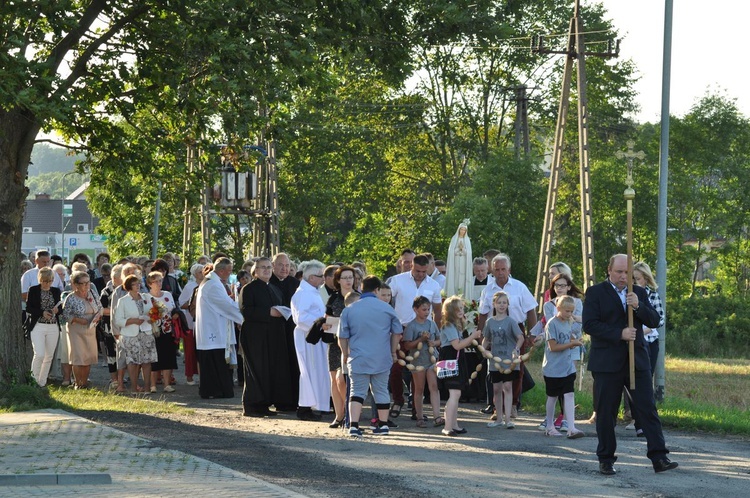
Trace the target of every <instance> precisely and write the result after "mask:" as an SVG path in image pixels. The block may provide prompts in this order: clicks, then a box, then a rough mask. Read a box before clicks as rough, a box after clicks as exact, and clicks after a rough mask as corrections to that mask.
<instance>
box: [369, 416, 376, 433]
mask: <svg viewBox="0 0 750 498" xmlns="http://www.w3.org/2000/svg"><path fill="white" fill-rule="evenodd" d="M377 428H378V419H376V418H371V419H370V430H373V431H374V430H375V429H377Z"/></svg>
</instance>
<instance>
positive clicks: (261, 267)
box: [255, 266, 273, 270]
mask: <svg viewBox="0 0 750 498" xmlns="http://www.w3.org/2000/svg"><path fill="white" fill-rule="evenodd" d="M255 269H256V270H273V266H256V267H255Z"/></svg>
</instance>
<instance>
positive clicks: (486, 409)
mask: <svg viewBox="0 0 750 498" xmlns="http://www.w3.org/2000/svg"><path fill="white" fill-rule="evenodd" d="M479 411H480V412H482V413H484V414H485V415H489V414H490V413H492V412H494V411H495V405H493V404H492V403H490V404H489V405H487V406H485V407H484V408H482V409H481V410H479Z"/></svg>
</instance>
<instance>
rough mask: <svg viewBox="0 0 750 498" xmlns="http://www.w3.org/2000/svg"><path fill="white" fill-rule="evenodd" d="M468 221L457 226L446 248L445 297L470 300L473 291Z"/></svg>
mask: <svg viewBox="0 0 750 498" xmlns="http://www.w3.org/2000/svg"><path fill="white" fill-rule="evenodd" d="M468 231H469V220H468V219H465V220H464V221H463V223H461V224H460V225H458V229H456V233H455V235H453V237H452V238H451V243H450V246H448V257H447V258H446V260H445V295H446V296H454V295H456V296H458V295H460V296H463V297H464V299H467V300H471V296H472V291H473V289H474V273H473V270H472V266H471V265H472V261H473V259H472V256H471V241H470V240H469V234H468Z"/></svg>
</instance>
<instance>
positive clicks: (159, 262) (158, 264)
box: [151, 259, 169, 273]
mask: <svg viewBox="0 0 750 498" xmlns="http://www.w3.org/2000/svg"><path fill="white" fill-rule="evenodd" d="M151 271H163V272H165V273H169V263H167V262H166V261H164V260H163V259H156V260H154V264H153V265H151Z"/></svg>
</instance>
